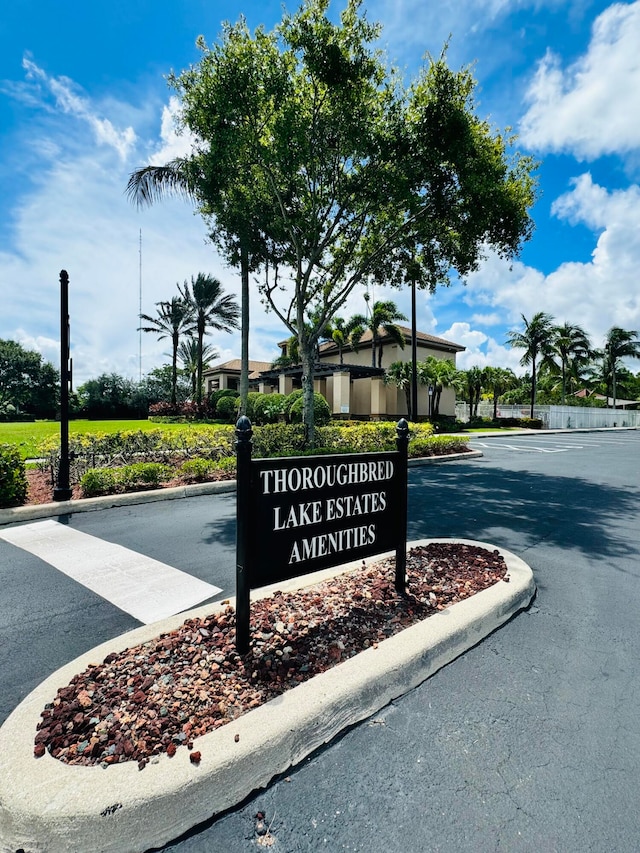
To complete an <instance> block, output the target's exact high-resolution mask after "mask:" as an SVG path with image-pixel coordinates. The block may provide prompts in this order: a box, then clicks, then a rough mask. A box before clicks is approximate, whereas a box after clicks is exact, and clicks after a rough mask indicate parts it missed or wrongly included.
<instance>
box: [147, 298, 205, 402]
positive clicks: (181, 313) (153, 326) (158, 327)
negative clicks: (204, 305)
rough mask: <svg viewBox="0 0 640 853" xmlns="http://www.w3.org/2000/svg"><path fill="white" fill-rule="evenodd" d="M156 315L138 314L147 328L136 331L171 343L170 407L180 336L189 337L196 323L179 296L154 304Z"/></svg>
mask: <svg viewBox="0 0 640 853" xmlns="http://www.w3.org/2000/svg"><path fill="white" fill-rule="evenodd" d="M156 306H157V309H158V314H157V316H156V317H150V316H149V315H148V314H140V319H141V320H144V321H145V322H147V323H148V324H149V325H148V326H140V327H139V328H138V331H143V332H152V333H153V334H155V335H157V337H158V340H159V341H161V340H163V339H164V338H169V340H170V341H171V405H172V406H175V405H176V387H177V384H178V346H179V344H180V336H181V335H190V334H191V333H192V332H194V331H195V328H196V321H195V317H194V315H193V310H192V309H191V306H190V305H187V304H186V303H185V302H184V300H182V299H181V298H180V297H179V296H174V297H173V298H172V299H171V300H169V301H162V302H156Z"/></svg>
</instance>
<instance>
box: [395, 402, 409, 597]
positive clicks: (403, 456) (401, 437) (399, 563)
mask: <svg viewBox="0 0 640 853" xmlns="http://www.w3.org/2000/svg"><path fill="white" fill-rule="evenodd" d="M396 448H397V450H398V455H399V457H400V461H399V463H398V467H399V469H400V471H399V487H398V491H399V495H398V501H399V504H400V505H399V507H398V540H397V544H396V590H397V591H398V592H399V593H401V594H403V593H404V592H406V588H407V481H408V476H407V461H408V456H409V424H408V423H407V421H406V418H401V419H400V420H399V421H398V423H397V424H396Z"/></svg>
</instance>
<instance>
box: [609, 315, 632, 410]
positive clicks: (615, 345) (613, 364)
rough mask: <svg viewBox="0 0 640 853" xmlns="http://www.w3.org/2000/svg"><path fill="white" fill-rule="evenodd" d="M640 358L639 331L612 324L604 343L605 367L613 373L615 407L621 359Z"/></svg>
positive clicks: (614, 405)
mask: <svg viewBox="0 0 640 853" xmlns="http://www.w3.org/2000/svg"><path fill="white" fill-rule="evenodd" d="M623 358H640V341H639V340H638V333H637V332H636V331H631V330H630V329H621V328H620V327H619V326H612V327H611V328H610V329H609V331H608V332H607V336H606V339H605V344H604V361H605V369H608V370H609V371H610V373H611V390H612V393H611V396H612V397H613V408H614V409H615V407H616V373H617V372H618V371H619V369H620V359H623Z"/></svg>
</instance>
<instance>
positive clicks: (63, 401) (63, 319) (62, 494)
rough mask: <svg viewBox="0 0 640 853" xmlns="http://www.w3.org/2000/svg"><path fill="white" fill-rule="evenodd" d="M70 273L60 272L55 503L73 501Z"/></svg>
mask: <svg viewBox="0 0 640 853" xmlns="http://www.w3.org/2000/svg"><path fill="white" fill-rule="evenodd" d="M69 379H70V369H69V273H68V272H67V271H66V270H60V462H59V464H58V483H57V486H56V488H55V489H54V490H53V499H54V501H68V500H71V489H70V488H69Z"/></svg>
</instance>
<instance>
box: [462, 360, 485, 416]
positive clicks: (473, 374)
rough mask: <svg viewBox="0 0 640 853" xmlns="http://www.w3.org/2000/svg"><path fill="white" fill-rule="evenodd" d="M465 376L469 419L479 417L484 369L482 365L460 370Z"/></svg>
mask: <svg viewBox="0 0 640 853" xmlns="http://www.w3.org/2000/svg"><path fill="white" fill-rule="evenodd" d="M460 372H461V373H462V374H463V376H464V385H465V393H466V396H467V397H468V398H469V419H470V420H472V419H473V418H477V417H478V405H479V404H480V397H481V395H482V382H483V375H482V374H483V371H482V369H481V368H480V367H475V366H474V367H470V368H469V369H468V370H464V371H460Z"/></svg>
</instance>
